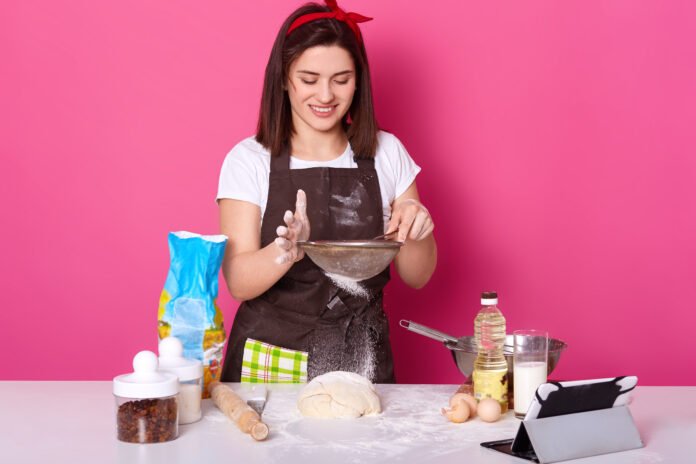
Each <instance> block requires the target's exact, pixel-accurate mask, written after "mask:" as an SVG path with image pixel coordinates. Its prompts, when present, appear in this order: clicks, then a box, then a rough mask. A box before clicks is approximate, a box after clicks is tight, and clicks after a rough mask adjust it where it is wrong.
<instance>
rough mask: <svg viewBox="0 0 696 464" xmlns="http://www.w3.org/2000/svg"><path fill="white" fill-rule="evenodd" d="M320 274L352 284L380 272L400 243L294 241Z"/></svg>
mask: <svg viewBox="0 0 696 464" xmlns="http://www.w3.org/2000/svg"><path fill="white" fill-rule="evenodd" d="M297 245H298V246H299V247H301V248H302V249H303V250H304V252H305V253H307V256H309V258H310V259H311V260H312V261H314V263H315V264H316V265H317V266H319V267H320V268H321V269H322V270H323V271H324V272H327V273H329V274H334V275H338V276H341V277H345V278H348V279H353V280H356V281H359V280H366V279H369V278H370V277H374V276H376V275H377V274H379V273H380V272H382V271H383V270H384V269H385V268H386V267H387V266H389V263H391V262H392V260H393V259H394V257H395V256H396V255H397V253H399V249H400V248H401V246H402V245H403V242H396V241H392V240H317V241H306V242H297Z"/></svg>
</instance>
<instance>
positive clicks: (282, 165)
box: [271, 151, 290, 172]
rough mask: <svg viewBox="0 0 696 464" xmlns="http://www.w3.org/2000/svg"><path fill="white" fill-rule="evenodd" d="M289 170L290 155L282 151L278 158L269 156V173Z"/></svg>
mask: <svg viewBox="0 0 696 464" xmlns="http://www.w3.org/2000/svg"><path fill="white" fill-rule="evenodd" d="M289 170H290V154H289V153H288V152H287V151H283V152H282V153H281V154H280V155H278V156H273V155H271V172H273V171H276V172H282V171H289Z"/></svg>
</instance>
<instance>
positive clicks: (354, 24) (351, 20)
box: [285, 0, 372, 43]
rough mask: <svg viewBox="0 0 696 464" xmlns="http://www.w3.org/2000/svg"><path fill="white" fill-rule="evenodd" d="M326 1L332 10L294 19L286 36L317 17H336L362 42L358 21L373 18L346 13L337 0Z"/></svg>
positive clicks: (362, 21) (361, 21)
mask: <svg viewBox="0 0 696 464" xmlns="http://www.w3.org/2000/svg"><path fill="white" fill-rule="evenodd" d="M325 2H326V6H328V7H329V8H331V11H326V12H321V13H308V14H306V15H302V16H300V17H299V18H297V19H296V20H295V21H293V22H292V24H290V27H289V28H288V32H287V34H285V36H286V37H287V36H288V35H290V33H291V32H292V31H294V30H295V29H297V28H298V27H300V26H302V25H304V24H307V23H309V22H312V21H315V20H317V19H335V20H337V21H342V22H344V23H346V24H347V25H348V27H350V28H351V29H352V31H353V33H354V34H355V37H357V39H358V42H361V43H362V35H360V28H359V27H358V23H364V22H367V21H372V18H368V17H367V16H363V15H361V14H358V13H346V12H345V11H343V10H342V9H340V8H339V7H338V4H337V3H336V0H325Z"/></svg>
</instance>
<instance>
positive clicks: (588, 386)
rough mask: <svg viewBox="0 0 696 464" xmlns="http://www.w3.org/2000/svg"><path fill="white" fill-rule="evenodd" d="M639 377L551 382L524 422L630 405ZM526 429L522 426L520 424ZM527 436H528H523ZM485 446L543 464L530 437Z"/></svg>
mask: <svg viewBox="0 0 696 464" xmlns="http://www.w3.org/2000/svg"><path fill="white" fill-rule="evenodd" d="M637 382H638V378H637V377H635V376H626V377H616V378H613V379H612V378H608V379H591V380H577V381H571V382H548V383H544V384H542V385H540V386H539V388H537V391H536V394H535V396H534V399H533V400H532V403H531V405H530V406H529V410H527V415H526V416H525V418H524V420H525V421H528V420H534V419H542V418H544V417H553V416H560V415H564V414H574V413H580V412H586V411H594V410H597V409H607V408H612V407H618V406H624V405H626V404H628V402H629V398H630V392H631V391H632V390H633V389H634V388H635V387H636V384H637ZM520 428H522V425H520ZM523 435H524V436H526V434H523ZM518 437H520V433H519V431H518V434H517V436H516V437H515V439H507V440H498V441H490V442H485V443H481V446H483V447H485V448H489V449H492V450H495V451H499V452H501V453H504V454H507V455H510V456H515V457H518V458H521V459H525V460H528V461H532V462H539V460H538V459H537V457H536V454H535V453H534V449H533V448H532V447H531V445H530V443H529V439H528V438H526V439H524V437H523V439H522V440H521V441H520V442H518V440H517V438H518Z"/></svg>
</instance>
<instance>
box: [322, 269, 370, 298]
mask: <svg viewBox="0 0 696 464" xmlns="http://www.w3.org/2000/svg"><path fill="white" fill-rule="evenodd" d="M326 277H328V278H329V279H331V282H333V284H334V285H335V286H337V287H338V288H340V289H341V290H345V291H346V292H348V293H350V294H351V295H353V296H358V297H361V298H365V299H368V298H370V292H369V290H368V289H367V288H365V287H364V286H363V285H362V284H361V283H360V281H357V280H355V279H351V278H350V277H344V276H342V275H338V274H331V273H330V272H327V273H326Z"/></svg>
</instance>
